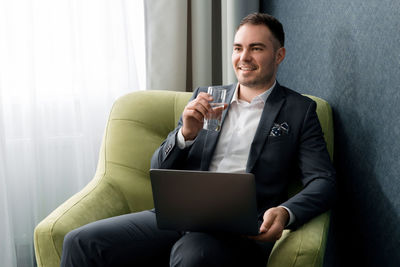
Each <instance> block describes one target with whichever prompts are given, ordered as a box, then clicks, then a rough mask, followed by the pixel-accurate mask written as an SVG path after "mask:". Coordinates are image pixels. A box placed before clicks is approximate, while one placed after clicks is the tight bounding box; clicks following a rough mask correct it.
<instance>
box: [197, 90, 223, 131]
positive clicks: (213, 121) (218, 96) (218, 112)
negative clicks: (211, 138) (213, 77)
mask: <svg viewBox="0 0 400 267" xmlns="http://www.w3.org/2000/svg"><path fill="white" fill-rule="evenodd" d="M207 93H208V94H210V95H211V96H212V98H213V100H212V101H210V102H209V103H210V105H211V107H212V108H213V110H212V112H210V113H208V114H207V116H206V117H204V124H203V129H205V130H208V131H219V130H221V124H222V112H223V111H224V105H225V98H226V89H224V88H221V87H215V86H210V87H208V91H207Z"/></svg>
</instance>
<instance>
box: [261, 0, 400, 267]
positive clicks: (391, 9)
mask: <svg viewBox="0 0 400 267" xmlns="http://www.w3.org/2000/svg"><path fill="white" fill-rule="evenodd" d="M261 10H262V11H264V12H267V13H270V14H272V15H274V16H276V17H277V18H278V19H279V20H280V21H281V22H282V24H283V26H284V28H285V32H286V45H285V46H286V49H287V54H286V59H285V61H284V62H283V63H282V65H281V67H280V70H279V73H278V80H279V82H280V83H281V84H283V85H286V86H288V87H290V88H293V89H295V90H297V91H299V92H301V93H308V94H312V95H316V96H319V97H322V98H324V99H326V100H327V101H328V102H329V103H330V104H331V106H332V108H333V112H334V121H335V134H336V136H335V165H336V168H337V171H338V184H339V201H338V205H337V207H336V208H335V210H334V212H333V216H332V228H331V230H332V231H331V235H330V237H329V243H328V251H327V255H326V260H325V266H400V253H399V248H400V1H398V0H369V1H365V0H352V1H349V0H330V1H329V0H307V1H298V0H285V1H282V0H281V1H279V0H264V1H262V4H261Z"/></svg>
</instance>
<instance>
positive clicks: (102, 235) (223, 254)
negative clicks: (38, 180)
mask: <svg viewBox="0 0 400 267" xmlns="http://www.w3.org/2000/svg"><path fill="white" fill-rule="evenodd" d="M270 249H272V244H271V245H267V249H265V247H264V248H262V247H261V246H259V245H257V244H256V243H254V242H253V241H251V240H248V239H247V238H243V237H240V236H236V235H227V234H211V233H186V234H182V233H181V232H178V231H168V230H160V229H159V228H158V227H157V223H156V217H155V213H154V212H152V211H142V212H138V213H131V214H125V215H121V216H116V217H112V218H108V219H104V220H100V221H97V222H93V223H90V224H87V225H85V226H82V227H80V228H78V229H75V230H73V231H71V232H70V233H69V234H68V235H67V236H66V238H65V240H64V249H63V256H62V265H61V266H64V265H63V264H65V266H74V265H73V264H74V263H73V261H76V262H78V261H80V260H81V259H80V258H81V257H80V256H79V257H78V258H79V259H75V260H72V259H71V258H73V257H75V256H76V255H74V254H79V255H82V254H85V257H86V259H85V262H82V261H80V262H79V263H80V264H86V265H90V264H92V263H94V265H93V266H118V265H119V266H121V265H122V266H123V265H128V264H135V263H136V264H138V265H140V264H146V265H147V266H150V265H151V264H154V265H156V266H163V265H165V266H168V262H169V261H170V260H171V266H179V265H178V263H180V264H184V263H185V262H186V263H187V264H191V263H193V262H194V261H197V260H199V261H204V260H206V261H207V264H212V262H216V260H219V261H220V262H219V263H218V264H217V265H216V266H221V262H227V263H228V262H229V264H231V263H232V262H233V263H238V262H240V261H242V260H245V261H246V260H247V259H248V260H249V261H251V260H255V259H257V260H258V259H259V261H261V262H266V259H267V255H268V254H269V253H270ZM171 251H172V252H171ZM64 254H65V255H64ZM87 254H89V255H87ZM196 255H197V256H198V255H202V257H203V256H204V257H203V258H196ZM215 257H217V258H215ZM188 260H190V261H188ZM208 260H210V261H208ZM257 260H256V261H257ZM89 262H90V263H89ZM187 264H184V265H187ZM184 265H183V266H184ZM194 265H195V264H194ZM264 266H265V265H264Z"/></svg>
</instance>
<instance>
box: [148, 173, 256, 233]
mask: <svg viewBox="0 0 400 267" xmlns="http://www.w3.org/2000/svg"><path fill="white" fill-rule="evenodd" d="M150 179H151V185H152V190H153V200H154V207H155V212H156V219H157V224H158V227H159V228H160V229H166V230H177V231H191V232H225V233H236V234H243V235H257V234H258V233H259V224H258V221H257V202H256V187H255V181H254V175H253V174H252V173H220V172H206V171H183V170H170V169H151V170H150Z"/></svg>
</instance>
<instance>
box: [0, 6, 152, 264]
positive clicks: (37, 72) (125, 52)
mask: <svg viewBox="0 0 400 267" xmlns="http://www.w3.org/2000/svg"><path fill="white" fill-rule="evenodd" d="M144 54H145V53H144V9H143V2H142V0H134V1H129V0H117V1H111V0H96V1H94V0H58V1H52V0H15V1H14V0H13V1H5V0H0V217H1V218H2V219H1V220H0V239H1V242H0V244H1V245H0V266H7V267H9V266H10V267H12V266H34V262H35V258H34V253H33V230H34V227H35V225H37V223H38V222H39V221H40V220H41V219H43V218H44V217H45V216H47V215H48V214H49V213H50V212H51V211H52V210H53V209H55V208H56V207H57V206H59V205H60V204H61V203H62V202H63V201H65V200H66V199H67V198H69V197H71V196H72V195H73V194H74V193H76V192H77V191H79V190H80V189H81V188H83V187H84V186H85V185H86V184H87V183H88V181H90V180H91V179H92V177H93V175H94V172H95V168H96V165H97V159H98V152H99V151H98V150H99V148H100V143H101V139H102V135H103V132H104V126H105V124H106V121H107V117H108V113H109V111H110V108H111V105H112V103H113V102H114V100H115V99H116V98H118V97H119V96H121V95H123V94H125V93H128V92H131V91H134V90H140V89H144V88H145V77H144V73H145V61H144Z"/></svg>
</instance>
